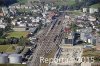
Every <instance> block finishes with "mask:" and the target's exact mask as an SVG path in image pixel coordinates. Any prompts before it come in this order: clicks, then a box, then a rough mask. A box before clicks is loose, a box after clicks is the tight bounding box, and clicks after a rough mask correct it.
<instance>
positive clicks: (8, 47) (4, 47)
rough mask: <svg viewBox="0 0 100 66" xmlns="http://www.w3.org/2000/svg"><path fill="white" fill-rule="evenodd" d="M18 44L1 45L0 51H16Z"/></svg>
mask: <svg viewBox="0 0 100 66" xmlns="http://www.w3.org/2000/svg"><path fill="white" fill-rule="evenodd" d="M13 46H14V47H16V46H17V45H0V52H14V51H15V49H14V48H13Z"/></svg>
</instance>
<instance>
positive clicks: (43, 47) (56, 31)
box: [28, 18, 62, 66]
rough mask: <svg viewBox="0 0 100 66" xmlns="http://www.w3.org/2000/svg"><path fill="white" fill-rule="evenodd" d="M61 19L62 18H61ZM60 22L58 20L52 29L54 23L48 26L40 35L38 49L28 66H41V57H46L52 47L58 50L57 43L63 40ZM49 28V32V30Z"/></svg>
mask: <svg viewBox="0 0 100 66" xmlns="http://www.w3.org/2000/svg"><path fill="white" fill-rule="evenodd" d="M59 19H60V18H59ZM58 23H59V22H57V23H56V24H55V25H54V26H53V29H51V30H50V28H51V26H52V24H51V25H50V26H48V27H46V28H47V29H46V30H44V32H43V33H42V34H41V35H40V36H38V38H39V40H38V42H37V45H38V47H37V49H36V51H35V53H33V59H32V61H31V62H30V63H29V65H28V66H40V57H44V56H45V55H47V54H48V53H50V52H51V51H52V49H56V50H57V44H58V43H59V44H60V42H61V37H62V36H61V29H62V23H60V24H59V25H58ZM48 30H49V32H48ZM56 36H59V37H57V39H56V40H55V42H54V39H55V37H56Z"/></svg>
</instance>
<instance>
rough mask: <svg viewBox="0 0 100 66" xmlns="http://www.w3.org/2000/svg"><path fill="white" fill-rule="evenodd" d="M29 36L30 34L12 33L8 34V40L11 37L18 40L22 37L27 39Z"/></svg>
mask: <svg viewBox="0 0 100 66" xmlns="http://www.w3.org/2000/svg"><path fill="white" fill-rule="evenodd" d="M27 34H28V32H24V31H23V32H19V31H18V32H10V33H8V36H7V38H10V37H16V38H20V37H22V36H23V37H26V36H27Z"/></svg>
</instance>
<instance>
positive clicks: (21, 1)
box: [17, 0, 27, 4]
mask: <svg viewBox="0 0 100 66" xmlns="http://www.w3.org/2000/svg"><path fill="white" fill-rule="evenodd" d="M17 1H18V2H19V3H22V4H24V3H27V0H17Z"/></svg>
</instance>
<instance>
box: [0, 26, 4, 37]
mask: <svg viewBox="0 0 100 66" xmlns="http://www.w3.org/2000/svg"><path fill="white" fill-rule="evenodd" d="M3 30H4V29H3V28H0V37H2V36H3V34H4V31H3Z"/></svg>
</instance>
